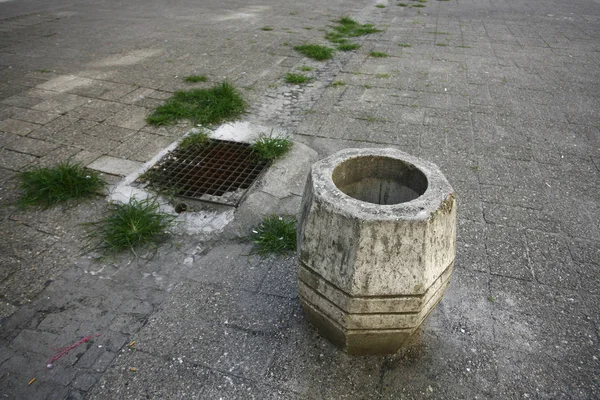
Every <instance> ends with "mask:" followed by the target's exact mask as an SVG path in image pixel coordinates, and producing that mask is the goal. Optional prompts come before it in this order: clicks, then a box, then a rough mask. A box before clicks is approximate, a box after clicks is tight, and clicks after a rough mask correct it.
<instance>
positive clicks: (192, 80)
mask: <svg viewBox="0 0 600 400" xmlns="http://www.w3.org/2000/svg"><path fill="white" fill-rule="evenodd" d="M183 81H184V82H188V83H198V82H207V81H208V78H207V77H206V75H190V76H186V77H185V78H183Z"/></svg>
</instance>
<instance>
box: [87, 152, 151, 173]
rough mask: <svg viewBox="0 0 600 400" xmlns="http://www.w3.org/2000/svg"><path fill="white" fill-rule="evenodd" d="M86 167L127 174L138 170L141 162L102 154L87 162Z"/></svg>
mask: <svg viewBox="0 0 600 400" xmlns="http://www.w3.org/2000/svg"><path fill="white" fill-rule="evenodd" d="M87 167H88V168H90V169H94V170H96V171H100V172H104V173H106V174H111V175H120V176H127V175H129V174H132V173H134V172H136V171H137V170H139V169H140V168H141V167H142V163H140V162H135V161H131V160H127V159H124V158H116V157H111V156H102V157H100V158H98V159H97V160H94V161H93V162H92V163H91V164H88V166H87Z"/></svg>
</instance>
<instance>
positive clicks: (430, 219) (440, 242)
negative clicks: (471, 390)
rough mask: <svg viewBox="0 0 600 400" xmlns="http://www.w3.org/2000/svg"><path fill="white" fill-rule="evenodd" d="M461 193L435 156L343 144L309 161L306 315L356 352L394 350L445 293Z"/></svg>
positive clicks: (302, 235) (303, 269) (302, 286)
mask: <svg viewBox="0 0 600 400" xmlns="http://www.w3.org/2000/svg"><path fill="white" fill-rule="evenodd" d="M455 254H456V200H455V196H454V191H453V190H452V187H451V186H450V184H449V183H448V181H447V180H446V178H445V177H444V176H443V175H442V173H441V172H440V170H439V169H438V168H437V167H436V166H435V165H434V164H432V163H429V162H426V161H423V160H420V159H418V158H416V157H413V156H410V155H408V154H406V153H403V152H401V151H399V150H396V149H346V150H342V151H340V152H338V153H336V154H334V155H332V156H330V157H328V158H325V159H323V160H321V161H319V162H317V163H316V164H314V165H313V166H312V169H311V171H310V173H309V176H308V181H307V184H306V187H305V189H304V195H303V198H302V209H301V214H300V219H299V224H298V255H299V259H300V270H299V291H300V300H301V302H302V306H303V308H304V312H305V313H306V316H307V318H308V320H309V321H310V322H311V323H312V324H313V325H314V326H315V327H316V328H317V329H318V330H319V331H320V333H321V334H322V335H323V336H325V337H326V338H327V339H329V340H330V341H331V342H333V343H334V344H336V345H337V346H339V347H341V348H342V349H343V350H345V351H346V352H348V353H350V354H389V353H395V352H397V351H398V350H399V349H400V347H401V346H402V344H403V343H404V342H405V341H406V340H407V339H408V338H409V337H410V335H411V334H412V333H413V332H414V331H415V330H416V329H417V328H418V327H419V325H420V324H421V323H422V322H423V320H424V319H425V317H427V315H428V314H429V312H430V311H431V310H432V309H433V307H434V306H435V305H436V304H437V303H438V302H439V301H440V300H441V298H442V295H443V293H444V290H445V289H446V286H447V285H448V282H449V278H450V274H451V273H452V268H453V266H454V257H455Z"/></svg>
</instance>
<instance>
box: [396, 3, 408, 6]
mask: <svg viewBox="0 0 600 400" xmlns="http://www.w3.org/2000/svg"><path fill="white" fill-rule="evenodd" d="M396 5H397V6H400V7H408V4H406V3H398V4H396Z"/></svg>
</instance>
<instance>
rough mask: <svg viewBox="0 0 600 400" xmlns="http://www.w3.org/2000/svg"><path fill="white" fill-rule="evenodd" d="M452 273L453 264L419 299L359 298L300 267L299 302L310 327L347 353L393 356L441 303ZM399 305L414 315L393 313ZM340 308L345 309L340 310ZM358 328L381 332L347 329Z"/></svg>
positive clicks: (394, 297) (408, 297)
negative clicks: (366, 327) (412, 310)
mask: <svg viewBox="0 0 600 400" xmlns="http://www.w3.org/2000/svg"><path fill="white" fill-rule="evenodd" d="M453 269H454V263H452V264H451V265H450V266H449V267H448V268H447V269H446V271H444V273H443V274H442V275H441V276H440V278H439V279H438V280H437V281H436V282H434V284H433V285H431V287H430V288H429V289H428V290H427V291H426V292H425V293H424V294H423V295H421V296H391V297H385V298H360V297H351V296H348V295H347V294H345V293H343V292H341V291H339V289H337V288H335V287H333V286H332V285H331V284H328V282H326V281H325V280H323V279H322V278H321V277H319V276H317V275H316V274H314V272H312V271H310V269H309V268H306V266H304V265H302V263H301V265H300V282H299V291H300V302H301V304H302V308H303V309H304V313H305V315H306V318H307V319H308V321H309V322H310V323H311V325H313V326H314V327H315V328H316V329H317V330H318V331H319V333H320V334H321V335H322V336H323V337H325V338H326V339H328V340H329V341H330V342H332V343H333V344H334V345H336V346H337V347H339V348H340V349H342V350H343V351H345V352H346V353H348V354H352V355H370V354H394V353H397V352H398V351H399V350H400V348H402V346H403V345H404V344H405V343H406V341H407V340H408V339H409V338H410V336H411V335H412V334H413V333H414V332H415V331H416V330H417V329H418V328H419V326H421V324H422V322H423V321H424V320H425V318H427V316H428V315H429V313H430V312H431V310H433V309H434V308H435V306H436V305H437V303H438V302H439V301H440V300H441V299H442V297H443V295H444V292H445V291H446V287H447V286H448V283H449V282H450V276H451V274H452V271H453ZM325 296H328V297H331V298H330V299H328V298H327V297H325ZM399 304H402V307H401V309H405V310H406V309H411V308H413V309H414V310H415V311H414V312H402V313H397V312H393V309H397V307H398V305H399ZM411 304H412V306H411ZM340 306H342V307H344V308H345V309H341V308H340ZM369 311H370V312H369ZM386 311H387V312H386ZM375 321H379V323H377V322H375ZM374 322H375V323H374ZM342 324H343V325H345V326H346V327H345V326H342ZM361 325H362V326H373V325H379V326H380V327H382V329H352V328H347V326H353V327H361ZM386 328H387V329H386Z"/></svg>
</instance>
